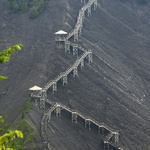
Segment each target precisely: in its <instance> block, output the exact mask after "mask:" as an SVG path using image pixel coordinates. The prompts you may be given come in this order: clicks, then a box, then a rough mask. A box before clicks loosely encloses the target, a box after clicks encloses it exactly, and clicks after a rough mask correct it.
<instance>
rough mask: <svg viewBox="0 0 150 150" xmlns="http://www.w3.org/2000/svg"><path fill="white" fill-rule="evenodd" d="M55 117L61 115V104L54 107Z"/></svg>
mask: <svg viewBox="0 0 150 150" xmlns="http://www.w3.org/2000/svg"><path fill="white" fill-rule="evenodd" d="M56 117H57V118H58V117H61V106H59V105H58V106H57V107H56Z"/></svg>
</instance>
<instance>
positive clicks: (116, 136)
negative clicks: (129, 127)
mask: <svg viewBox="0 0 150 150" xmlns="http://www.w3.org/2000/svg"><path fill="white" fill-rule="evenodd" d="M113 141H114V142H115V143H118V142H119V134H118V133H117V132H116V133H114V136H113Z"/></svg>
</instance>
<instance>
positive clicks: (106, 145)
mask: <svg viewBox="0 0 150 150" xmlns="http://www.w3.org/2000/svg"><path fill="white" fill-rule="evenodd" d="M104 150H109V143H108V142H107V141H104Z"/></svg>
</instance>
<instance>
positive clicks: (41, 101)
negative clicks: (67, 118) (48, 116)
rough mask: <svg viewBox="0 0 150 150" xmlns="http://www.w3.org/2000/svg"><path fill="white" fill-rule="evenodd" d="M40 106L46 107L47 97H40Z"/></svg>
mask: <svg viewBox="0 0 150 150" xmlns="http://www.w3.org/2000/svg"><path fill="white" fill-rule="evenodd" d="M40 108H44V109H45V99H43V98H42V97H41V98H40Z"/></svg>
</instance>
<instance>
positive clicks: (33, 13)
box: [30, 7, 39, 19]
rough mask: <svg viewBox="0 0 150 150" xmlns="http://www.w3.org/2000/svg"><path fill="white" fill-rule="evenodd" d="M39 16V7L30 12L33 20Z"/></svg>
mask: <svg viewBox="0 0 150 150" xmlns="http://www.w3.org/2000/svg"><path fill="white" fill-rule="evenodd" d="M38 15H39V12H38V9H37V7H33V8H31V10H30V18H31V19H34V18H36V17H37V16H38Z"/></svg>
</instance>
